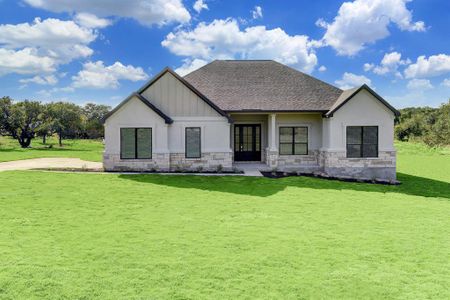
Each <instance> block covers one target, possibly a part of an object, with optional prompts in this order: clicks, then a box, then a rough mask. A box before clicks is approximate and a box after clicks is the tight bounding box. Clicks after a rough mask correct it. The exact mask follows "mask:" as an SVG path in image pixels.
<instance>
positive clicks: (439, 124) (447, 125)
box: [424, 99, 450, 146]
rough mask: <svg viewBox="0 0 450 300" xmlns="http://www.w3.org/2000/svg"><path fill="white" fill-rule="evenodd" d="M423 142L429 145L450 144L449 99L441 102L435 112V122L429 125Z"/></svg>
mask: <svg viewBox="0 0 450 300" xmlns="http://www.w3.org/2000/svg"><path fill="white" fill-rule="evenodd" d="M424 142H425V143H426V144H427V145H429V146H445V145H450V99H449V101H448V102H447V103H446V104H442V105H441V107H440V108H439V110H438V113H437V114H436V122H435V123H434V124H433V125H432V126H431V128H430V131H429V134H428V135H427V136H425V138H424Z"/></svg>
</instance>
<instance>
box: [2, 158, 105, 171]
mask: <svg viewBox="0 0 450 300" xmlns="http://www.w3.org/2000/svg"><path fill="white" fill-rule="evenodd" d="M47 168H76V169H81V168H87V169H102V168H103V164H102V163H101V162H92V161H85V160H81V159H79V158H63V157H58V158H33V159H24V160H16V161H7V162H0V172H1V171H12V170H30V169H47Z"/></svg>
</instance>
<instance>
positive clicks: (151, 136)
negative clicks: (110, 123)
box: [119, 127, 153, 160]
mask: <svg viewBox="0 0 450 300" xmlns="http://www.w3.org/2000/svg"><path fill="white" fill-rule="evenodd" d="M122 129H134V158H129V157H127V158H124V157H123V155H122V143H123V141H122ZM139 129H150V157H146V158H139V157H138V138H137V132H138V130H139ZM119 134H120V159H123V160H130V159H142V160H150V159H153V129H152V127H121V128H120V133H119Z"/></svg>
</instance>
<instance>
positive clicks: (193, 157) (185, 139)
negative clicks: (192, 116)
mask: <svg viewBox="0 0 450 300" xmlns="http://www.w3.org/2000/svg"><path fill="white" fill-rule="evenodd" d="M188 129H198V130H199V134H200V139H199V149H200V153H199V156H188V152H187V144H188V143H187V131H188ZM201 157H202V128H201V127H199V126H190V127H185V128H184V158H188V159H196V158H201Z"/></svg>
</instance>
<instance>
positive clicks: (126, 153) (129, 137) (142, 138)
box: [120, 128, 152, 159]
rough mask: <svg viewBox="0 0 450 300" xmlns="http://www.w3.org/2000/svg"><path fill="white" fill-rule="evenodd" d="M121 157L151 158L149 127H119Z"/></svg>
mask: <svg viewBox="0 0 450 300" xmlns="http://www.w3.org/2000/svg"><path fill="white" fill-rule="evenodd" d="M120 158H121V159H151V158H152V129H151V128H120Z"/></svg>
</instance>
